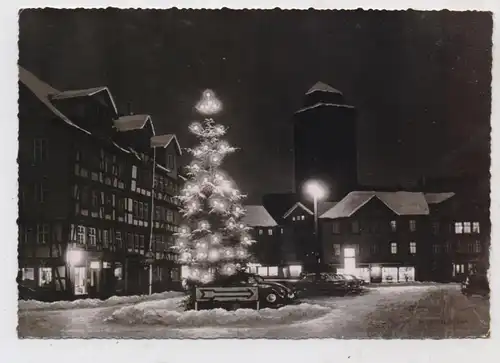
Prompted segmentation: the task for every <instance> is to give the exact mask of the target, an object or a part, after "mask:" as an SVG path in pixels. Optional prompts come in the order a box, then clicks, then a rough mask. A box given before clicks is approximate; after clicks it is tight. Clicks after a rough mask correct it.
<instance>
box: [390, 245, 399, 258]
mask: <svg viewBox="0 0 500 363" xmlns="http://www.w3.org/2000/svg"><path fill="white" fill-rule="evenodd" d="M397 253H398V244H397V243H396V242H391V254H393V255H395V254H397Z"/></svg>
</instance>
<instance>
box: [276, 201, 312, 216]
mask: <svg viewBox="0 0 500 363" xmlns="http://www.w3.org/2000/svg"><path fill="white" fill-rule="evenodd" d="M297 208H301V209H302V210H303V211H304V212H306V213H309V214H311V215H312V214H313V211H312V210H310V209H309V208H307V207H306V206H305V205H304V204H302V203H301V202H297V203H295V204H294V205H293V206H292V208H290V209H289V210H287V211H286V213H285V214H284V215H283V218H288V216H289V215H290V214H292V212H293V211H294V210H295V209H297Z"/></svg>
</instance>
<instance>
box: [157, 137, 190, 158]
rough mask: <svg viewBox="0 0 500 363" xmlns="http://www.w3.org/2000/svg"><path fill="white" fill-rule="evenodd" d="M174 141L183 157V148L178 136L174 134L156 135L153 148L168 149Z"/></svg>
mask: <svg viewBox="0 0 500 363" xmlns="http://www.w3.org/2000/svg"><path fill="white" fill-rule="evenodd" d="M172 141H174V142H175V146H176V149H177V151H178V152H179V155H182V150H181V146H180V144H179V140H177V136H175V135H174V134H166V135H156V136H153V137H152V138H151V147H163V148H166V147H168V145H170V143H171V142H172Z"/></svg>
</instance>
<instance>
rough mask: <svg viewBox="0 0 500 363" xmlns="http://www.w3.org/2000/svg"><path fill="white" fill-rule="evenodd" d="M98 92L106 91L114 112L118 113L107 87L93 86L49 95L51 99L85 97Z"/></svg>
mask: <svg viewBox="0 0 500 363" xmlns="http://www.w3.org/2000/svg"><path fill="white" fill-rule="evenodd" d="M100 92H106V93H107V95H108V97H109V100H110V101H111V105H112V106H113V109H114V111H115V113H116V114H118V109H117V108H116V104H115V100H114V99H113V96H112V95H111V92H110V91H109V89H108V87H93V88H87V89H79V90H70V91H63V92H58V93H56V94H53V95H51V99H52V100H64V99H68V98H75V97H86V96H93V95H95V94H97V93H100Z"/></svg>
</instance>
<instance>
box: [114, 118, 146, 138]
mask: <svg viewBox="0 0 500 363" xmlns="http://www.w3.org/2000/svg"><path fill="white" fill-rule="evenodd" d="M148 121H149V122H151V126H152V127H153V122H152V121H151V116H149V115H127V116H121V117H119V118H118V119H116V120H114V121H113V124H114V126H115V127H116V129H117V130H118V131H122V132H125V131H132V130H140V129H142V128H143V127H144V126H145V125H146V123H147V122H148ZM153 134H154V127H153Z"/></svg>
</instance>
